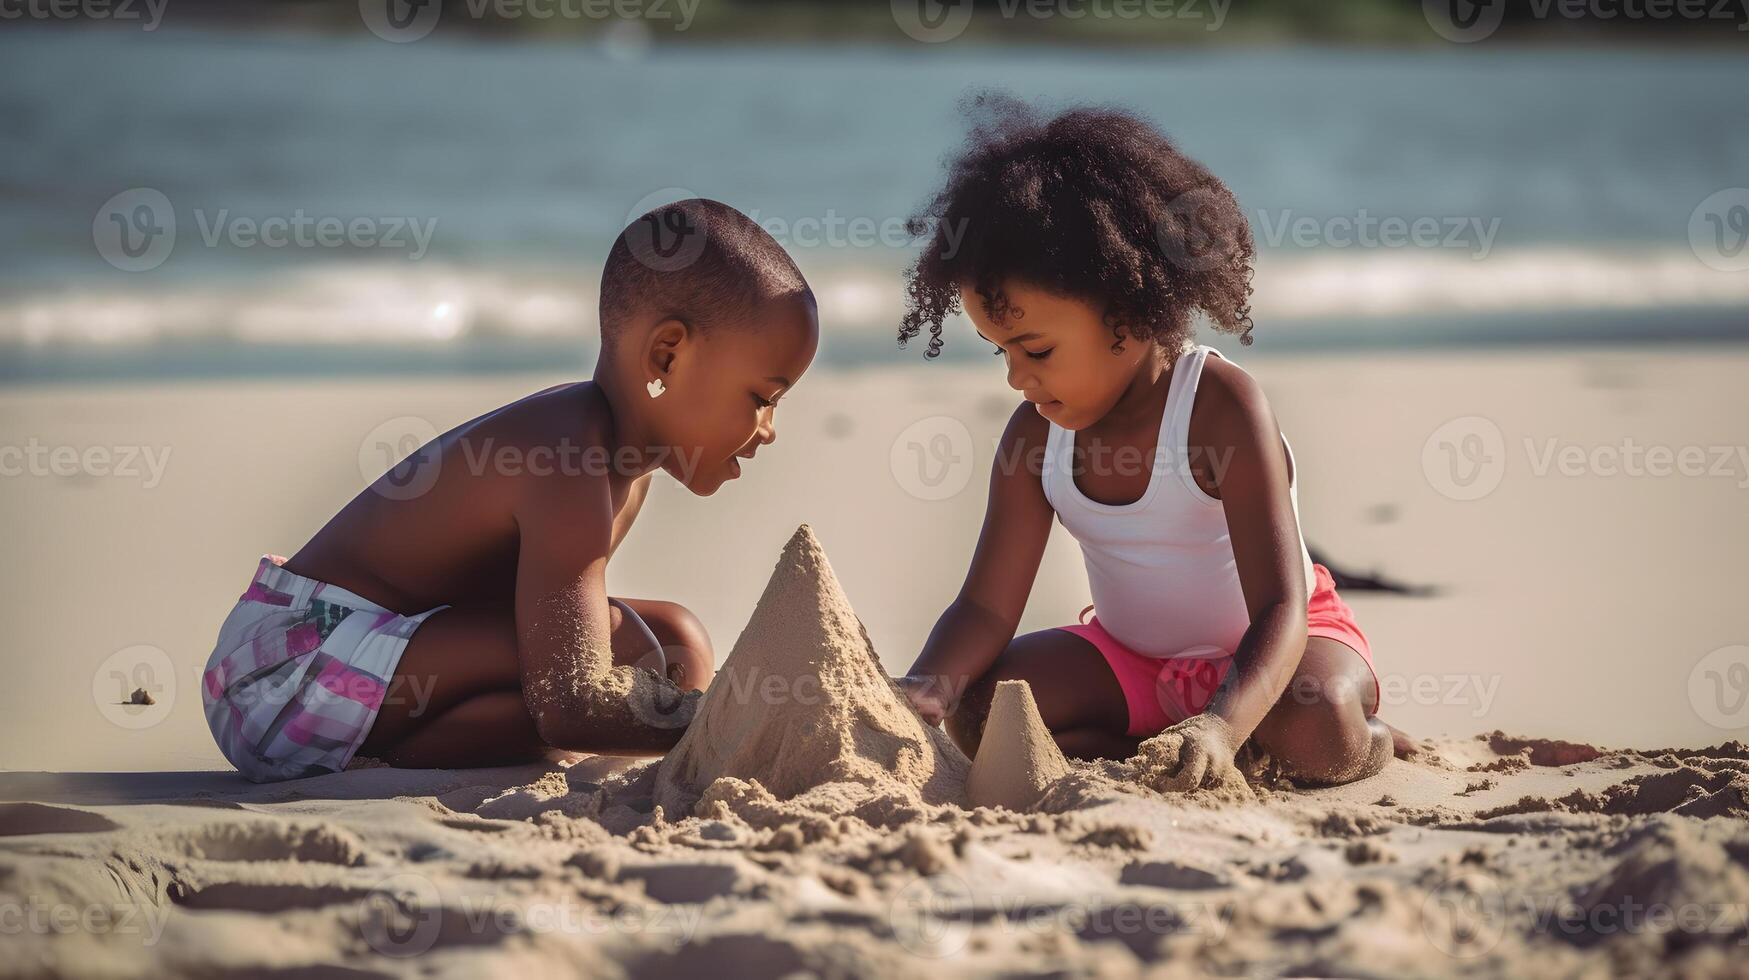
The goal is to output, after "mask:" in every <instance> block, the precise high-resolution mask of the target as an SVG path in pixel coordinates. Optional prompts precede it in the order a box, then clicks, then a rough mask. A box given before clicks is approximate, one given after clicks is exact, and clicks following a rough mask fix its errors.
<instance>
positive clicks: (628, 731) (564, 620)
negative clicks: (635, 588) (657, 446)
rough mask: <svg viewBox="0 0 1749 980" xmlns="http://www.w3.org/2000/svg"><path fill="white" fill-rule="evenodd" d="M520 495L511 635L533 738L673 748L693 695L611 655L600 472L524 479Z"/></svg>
mask: <svg viewBox="0 0 1749 980" xmlns="http://www.w3.org/2000/svg"><path fill="white" fill-rule="evenodd" d="M518 494H519V499H518V501H517V503H516V506H515V517H516V523H517V530H518V533H519V536H520V545H519V547H518V553H517V562H516V643H517V651H518V653H519V654H520V655H521V658H522V692H523V698H524V699H525V700H526V701H527V703H528V709H529V713H530V715H531V716H532V717H533V719H534V723H535V728H536V730H537V731H538V732H539V733H540V737H541V739H542V740H543V741H545V742H546V743H547V744H549V745H552V746H555V747H558V748H574V749H591V750H594V751H598V752H599V751H608V752H611V751H616V750H619V751H647V750H658V749H665V748H668V747H671V746H672V745H673V744H674V743H675V742H676V741H678V740H679V738H680V735H681V734H682V733H683V732H684V730H685V727H686V724H687V722H688V721H690V720H691V715H692V710H693V707H694V706H695V705H696V703H697V698H696V696H695V697H691V698H686V697H683V694H682V692H681V691H680V689H679V688H678V687H676V686H675V685H674V684H673V682H671V681H669V680H668V679H667V678H665V677H661V676H658V675H657V674H655V673H654V672H651V671H647V670H634V669H633V668H631V667H626V666H617V667H616V666H614V663H613V646H612V642H611V639H610V637H611V632H612V620H611V619H610V613H609V611H608V598H607V555H608V551H609V548H610V546H611V544H612V536H613V498H612V491H611V487H610V486H609V483H608V479H607V477H605V476H594V475H591V476H583V477H567V478H556V479H528V480H525V481H523V485H522V486H521V487H520V488H519V489H518Z"/></svg>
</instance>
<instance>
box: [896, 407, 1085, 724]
mask: <svg viewBox="0 0 1749 980" xmlns="http://www.w3.org/2000/svg"><path fill="white" fill-rule="evenodd" d="M1047 433H1048V429H1047V427H1046V423H1045V420H1044V419H1043V418H1042V417H1040V416H1039V414H1038V412H1037V411H1036V410H1035V409H1034V408H1033V407H1032V406H1031V405H1030V404H1022V405H1021V406H1020V407H1019V408H1018V409H1016V410H1015V412H1014V415H1013V416H1012V417H1010V418H1009V420H1008V428H1007V429H1006V430H1005V431H1004V432H1003V433H1002V439H1001V442H1000V443H999V444H998V446H997V449H996V459H995V461H994V463H993V464H992V465H991V468H990V494H989V503H988V505H987V506H986V508H985V510H984V526H983V530H982V531H980V532H979V534H978V547H977V550H976V552H975V553H974V554H973V556H972V564H971V568H970V569H969V570H968V571H967V572H966V578H965V582H964V584H963V585H961V586H960V591H959V595H958V596H957V597H956V598H955V599H954V601H953V603H952V604H951V605H949V606H948V607H947V610H946V611H945V612H943V613H942V614H941V618H940V619H938V620H937V621H936V623H935V629H934V630H932V631H931V632H930V634H929V639H928V640H927V641H926V642H925V643H924V644H923V652H922V653H920V654H918V656H917V661H916V663H913V664H912V665H911V669H910V671H909V672H908V673H907V675H906V677H907V678H908V680H907V681H906V682H905V686H906V688H907V693H908V694H910V696H911V697H912V700H913V702H914V703H916V704H917V705H918V709H919V710H920V711H922V712H923V713H924V717H925V719H926V720H928V721H930V722H932V723H933V722H935V721H939V720H940V718H939V716H938V713H945V712H948V711H951V710H952V707H953V704H954V702H955V701H957V700H958V698H959V696H960V695H961V694H963V693H964V692H965V689H966V687H967V686H969V685H970V684H971V682H972V681H973V680H975V679H976V678H978V677H980V676H982V675H983V674H984V672H985V671H987V670H989V669H990V665H991V664H992V663H994V662H995V661H996V658H997V657H998V656H999V655H1001V653H1002V649H1003V647H1005V646H1007V644H1008V641H1009V640H1012V639H1013V638H1014V630H1015V628H1016V627H1018V626H1019V625H1020V616H1021V614H1022V613H1023V612H1025V610H1026V600H1027V597H1028V596H1029V595H1030V594H1031V593H1032V583H1033V579H1034V578H1035V577H1036V576H1037V575H1038V566H1039V561H1040V559H1041V558H1043V556H1044V550H1045V542H1046V541H1047V540H1048V539H1049V537H1050V533H1051V516H1052V513H1053V512H1052V510H1051V505H1050V501H1048V500H1046V499H1045V494H1044V486H1043V484H1042V483H1041V482H1040V481H1039V473H1038V457H1039V454H1040V453H1042V452H1043V449H1044V444H1045V436H1046V434H1047Z"/></svg>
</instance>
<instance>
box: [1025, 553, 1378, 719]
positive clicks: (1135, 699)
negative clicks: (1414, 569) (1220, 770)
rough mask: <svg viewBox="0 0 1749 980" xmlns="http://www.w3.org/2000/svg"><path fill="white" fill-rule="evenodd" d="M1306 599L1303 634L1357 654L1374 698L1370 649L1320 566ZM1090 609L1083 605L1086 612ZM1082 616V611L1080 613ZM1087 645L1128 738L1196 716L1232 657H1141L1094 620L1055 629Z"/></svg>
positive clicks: (1375, 680)
mask: <svg viewBox="0 0 1749 980" xmlns="http://www.w3.org/2000/svg"><path fill="white" fill-rule="evenodd" d="M1312 574H1313V579H1314V580H1313V582H1312V595H1311V598H1310V599H1309V600H1307V602H1306V627H1307V629H1306V633H1307V635H1309V636H1325V637H1329V638H1330V639H1332V640H1336V641H1337V642H1339V643H1343V644H1345V645H1347V646H1349V647H1350V648H1352V649H1353V650H1354V652H1356V653H1358V654H1360V657H1361V659H1362V660H1365V661H1366V666H1367V668H1368V669H1370V670H1372V672H1373V691H1374V696H1375V697H1377V696H1378V681H1379V675H1378V670H1377V668H1374V667H1373V662H1372V647H1371V646H1370V645H1368V644H1367V642H1366V635H1365V634H1363V633H1361V631H1360V625H1359V624H1358V623H1356V622H1355V621H1354V611H1353V610H1352V609H1349V608H1348V603H1346V602H1343V601H1342V597H1341V596H1339V595H1337V594H1336V581H1335V579H1332V578H1331V577H1330V570H1329V569H1328V568H1325V567H1324V566H1323V565H1313V566H1312ZM1091 608H1093V607H1091V606H1089V607H1088V609H1091ZM1082 614H1083V615H1085V614H1086V610H1082ZM1057 628H1058V629H1060V630H1064V631H1066V632H1069V633H1073V634H1075V635H1076V636H1079V637H1081V638H1082V639H1085V640H1086V641H1087V642H1089V643H1091V644H1093V646H1094V648H1095V649H1097V650H1098V651H1099V652H1100V654H1101V655H1103V656H1104V657H1105V662H1106V663H1107V664H1109V665H1110V666H1111V672H1112V674H1114V675H1116V677H1117V682H1118V685H1119V686H1120V687H1122V688H1123V697H1124V702H1125V703H1126V704H1127V705H1128V706H1129V712H1130V727H1129V734H1130V735H1132V736H1146V735H1153V734H1156V733H1158V732H1161V731H1164V730H1165V729H1167V728H1170V727H1172V726H1173V725H1175V724H1177V723H1178V722H1181V721H1183V720H1184V719H1186V718H1189V717H1191V716H1192V715H1198V714H1201V713H1202V710H1203V709H1204V708H1206V707H1208V703H1209V700H1210V699H1211V698H1213V697H1214V694H1215V689H1216V688H1218V687H1220V686H1221V680H1222V679H1223V678H1225V677H1226V676H1227V669H1228V668H1229V667H1231V666H1232V665H1233V658H1232V655H1230V654H1226V655H1222V656H1213V657H1198V656H1193V657H1173V658H1169V659H1162V658H1158V657H1145V656H1143V655H1141V654H1139V653H1136V652H1135V651H1133V650H1131V649H1130V648H1129V647H1126V646H1124V645H1123V643H1121V642H1120V641H1119V640H1118V639H1117V637H1115V636H1112V635H1111V634H1110V633H1107V632H1106V631H1105V627H1104V626H1102V625H1100V623H1099V617H1098V616H1094V617H1093V620H1092V622H1087V623H1078V624H1076V625H1074V626H1059V627H1057Z"/></svg>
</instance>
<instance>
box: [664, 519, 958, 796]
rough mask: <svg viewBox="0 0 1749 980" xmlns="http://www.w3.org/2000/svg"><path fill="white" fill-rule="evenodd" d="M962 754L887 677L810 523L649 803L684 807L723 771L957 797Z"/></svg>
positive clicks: (783, 784)
mask: <svg viewBox="0 0 1749 980" xmlns="http://www.w3.org/2000/svg"><path fill="white" fill-rule="evenodd" d="M969 767H970V762H969V761H968V760H967V759H966V757H965V755H964V754H963V753H962V752H960V750H959V749H958V747H956V746H955V745H954V744H953V743H952V742H951V741H950V740H949V739H948V737H947V735H946V734H945V733H943V732H942V731H941V730H939V729H936V728H932V727H930V726H928V725H925V724H924V723H923V721H922V719H921V718H919V717H918V716H917V714H916V712H914V711H913V710H912V709H911V708H910V705H909V704H908V703H907V702H906V701H905V700H904V698H903V696H902V695H901V694H900V693H899V691H898V688H897V687H896V686H895V685H894V684H893V682H892V681H891V680H890V679H889V678H888V677H887V673H886V670H885V669H884V668H883V667H882V666H881V663H880V660H879V658H878V657H876V655H875V650H874V645H873V644H872V643H871V642H870V641H869V638H868V633H867V632H866V631H865V630H864V629H863V626H862V623H861V621H860V620H858V619H857V618H856V613H855V611H854V610H852V609H851V606H850V600H849V599H848V598H846V597H845V595H844V590H843V589H842V588H840V587H839V585H838V579H837V577H836V576H834V575H833V573H832V566H831V565H830V564H829V563H828V562H827V561H826V554H825V552H824V551H823V550H822V549H821V547H820V542H819V541H818V540H817V539H816V538H815V537H814V532H813V530H812V529H810V528H809V527H808V526H807V525H806V524H804V525H802V526H801V527H799V528H797V529H796V532H795V534H794V535H792V536H791V537H790V540H789V543H788V544H786V545H785V546H784V549H783V555H782V556H781V557H780V558H779V559H778V561H777V567H776V568H775V569H774V570H773V571H772V573H771V580H770V581H769V582H768V583H767V584H766V586H765V592H764V594H762V595H761V596H760V598H759V604H758V605H757V606H756V607H755V608H754V610H753V615H752V617H751V618H750V619H748V621H747V626H746V628H745V629H744V630H742V631H741V635H740V637H739V638H738V639H736V641H735V646H734V648H733V649H732V650H731V651H730V652H729V656H728V659H726V660H725V661H723V665H722V667H721V668H719V669H718V671H717V676H716V678H715V680H713V681H712V682H711V686H710V689H709V691H708V692H707V693H706V694H705V698H704V701H703V702H702V703H701V704H700V706H699V710H698V713H697V715H695V716H694V718H693V721H692V724H691V726H690V727H689V728H688V729H687V732H686V735H685V737H683V738H682V739H681V740H680V744H679V745H677V746H675V747H674V749H673V750H672V751H670V752H669V753H668V755H667V756H666V757H665V758H664V759H663V760H662V764H661V767H660V770H659V771H658V773H657V777H656V802H657V804H659V805H661V806H662V807H663V808H664V809H665V811H666V812H668V813H670V814H684V813H689V812H691V808H692V805H693V804H694V803H695V802H696V801H697V799H698V797H699V796H700V795H701V794H702V793H704V791H705V790H706V789H707V788H709V786H710V785H711V783H713V782H715V781H716V780H718V779H722V778H733V779H741V780H749V781H756V782H758V783H759V784H760V785H761V786H763V787H764V788H765V789H766V790H769V791H770V792H771V793H772V794H773V795H775V796H776V797H777V798H778V799H789V798H791V797H794V796H796V795H798V794H801V793H803V792H805V791H807V790H810V789H813V788H815V787H818V786H821V785H824V784H827V783H834V782H848V783H860V784H862V785H864V786H867V787H869V788H870V789H871V790H874V791H876V792H899V793H903V794H906V795H915V796H916V797H918V798H919V799H920V800H921V801H923V802H926V803H933V804H941V803H957V802H960V801H962V800H963V798H964V793H965V781H966V773H967V770H968V768H969Z"/></svg>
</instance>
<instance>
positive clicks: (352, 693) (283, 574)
mask: <svg viewBox="0 0 1749 980" xmlns="http://www.w3.org/2000/svg"><path fill="white" fill-rule="evenodd" d="M284 564H285V559H284V558H281V557H279V556H278V555H263V556H262V558H261V564H260V565H259V566H258V567H257V568H256V570H255V578H254V579H253V580H252V581H251V582H250V583H249V589H248V591H246V592H244V593H243V596H242V598H240V599H238V600H237V605H236V606H235V607H233V608H232V609H231V614H230V615H229V616H227V617H226V618H225V624H224V626H222V627H221V628H220V629H219V641H218V644H217V645H216V646H214V647H213V652H212V656H211V657H210V658H208V659H207V665H206V671H205V672H204V673H203V674H202V675H201V700H202V701H203V702H204V703H205V705H206V718H207V725H208V727H209V728H211V729H212V733H213V738H214V740H216V741H217V742H218V744H219V751H221V752H223V753H224V754H225V758H226V759H229V760H230V762H231V764H232V765H234V766H236V767H237V771H238V772H240V773H242V774H243V775H244V776H245V777H247V778H249V779H251V780H254V781H255V782H268V781H272V780H277V779H297V778H300V777H303V776H315V775H320V774H322V773H327V772H339V771H340V770H342V769H345V768H346V765H347V763H349V762H351V761H352V756H353V754H354V753H356V752H357V751H358V747H359V745H361V744H363V742H364V739H365V736H366V735H368V734H370V726H371V724H372V723H373V722H374V721H376V716H377V711H378V710H380V709H381V708H382V703H383V697H384V696H385V695H386V694H387V693H388V689H389V683H390V681H391V680H392V679H393V678H394V676H395V665H396V664H397V663H399V662H400V659H401V654H402V653H404V652H405V651H406V649H407V641H408V640H410V639H412V637H413V631H414V630H415V629H418V627H419V624H420V623H422V622H424V621H425V619H426V617H428V616H430V615H431V614H432V613H435V612H438V611H439V610H443V609H447V608H449V607H448V606H438V607H437V608H436V609H428V610H426V611H425V612H422V613H419V614H418V615H416V616H403V615H401V614H399V613H396V612H393V611H391V610H388V609H384V608H383V607H381V606H379V605H377V604H376V603H374V602H371V601H370V600H368V599H365V598H362V597H360V596H358V595H355V594H353V593H351V592H348V591H346V590H345V589H342V588H339V587H337V586H333V585H325V584H323V583H321V582H317V581H315V580H314V579H309V578H305V577H304V576H302V575H297V574H294V573H292V572H289V571H287V570H286V569H284V568H283V567H281V566H282V565H284Z"/></svg>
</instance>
